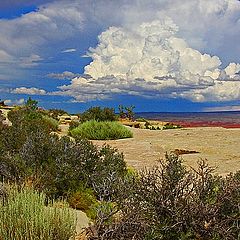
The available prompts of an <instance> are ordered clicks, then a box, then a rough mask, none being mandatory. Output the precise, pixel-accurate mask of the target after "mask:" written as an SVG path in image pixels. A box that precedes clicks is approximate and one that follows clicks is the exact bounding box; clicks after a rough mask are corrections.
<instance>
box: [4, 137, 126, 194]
mask: <svg viewBox="0 0 240 240" xmlns="http://www.w3.org/2000/svg"><path fill="white" fill-rule="evenodd" d="M125 172H126V163H125V162H124V160H123V155H122V154H120V153H118V152H117V150H116V149H112V148H111V147H109V146H104V147H102V148H97V147H96V146H94V145H93V144H92V143H91V142H89V141H87V140H82V139H76V140H75V141H72V140H71V139H70V138H69V137H62V138H59V137H58V136H57V135H53V134H48V133H45V132H32V133H29V135H28V136H27V139H26V140H25V142H24V144H23V145H22V146H21V147H20V148H19V149H17V150H16V149H15V150H14V151H12V150H6V149H5V150H4V151H3V152H2V154H1V152H0V178H3V179H5V180H9V181H17V182H19V183H21V182H25V181H26V179H27V180H29V179H31V181H33V184H34V186H35V187H36V188H38V189H40V190H44V191H45V192H46V193H47V195H48V196H51V197H60V196H66V197H67V196H71V194H70V193H76V192H77V191H79V189H80V187H81V186H84V187H85V188H92V189H93V188H95V189H94V193H95V195H96V196H97V197H98V198H100V191H98V188H97V186H99V185H101V184H103V181H104V179H106V178H107V177H108V175H112V174H114V177H121V176H123V175H124V174H125ZM112 186H113V184H112V185H110V186H109V189H110V188H111V189H112V188H113V187H112Z"/></svg>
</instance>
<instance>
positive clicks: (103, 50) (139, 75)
mask: <svg viewBox="0 0 240 240" xmlns="http://www.w3.org/2000/svg"><path fill="white" fill-rule="evenodd" d="M177 32H178V26H177V25H176V24H175V23H174V22H173V21H172V20H171V19H170V18H163V19H161V20H155V21H153V22H146V23H143V24H140V25H139V26H136V25H135V26H134V27H133V28H130V27H127V28H123V27H110V28H109V29H108V30H106V31H105V32H103V33H102V34H101V35H100V36H99V44H98V46H97V47H96V48H91V49H90V50H89V53H88V55H89V56H90V57H91V58H92V59H93V61H92V62H91V63H90V64H89V65H88V66H86V67H85V72H84V73H85V74H87V75H88V76H91V78H88V79H87V78H84V77H78V78H74V79H73V80H72V81H71V84H70V85H64V86H61V87H60V89H61V90H62V92H59V93H58V94H62V95H67V96H72V97H74V98H75V100H77V101H84V100H85V99H87V100H89V99H105V98H110V97H111V96H112V95H114V94H131V95H141V96H145V97H183V98H188V99H191V100H193V101H217V100H220V101H228V100H235V99H238V98H239V97H240V82H238V81H236V79H237V77H239V75H238V73H239V70H240V65H239V64H235V63H231V64H229V66H227V67H226V68H225V69H224V70H221V69H220V65H221V61H220V59H219V58H218V57H217V56H210V55H208V54H202V53H201V52H199V51H198V50H195V49H193V48H191V47H189V45H188V44H187V42H186V41H185V40H184V39H182V38H179V37H178V36H177Z"/></svg>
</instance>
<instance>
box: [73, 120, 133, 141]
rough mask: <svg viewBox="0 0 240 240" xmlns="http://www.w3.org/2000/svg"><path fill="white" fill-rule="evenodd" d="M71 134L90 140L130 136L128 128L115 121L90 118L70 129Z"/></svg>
mask: <svg viewBox="0 0 240 240" xmlns="http://www.w3.org/2000/svg"><path fill="white" fill-rule="evenodd" d="M70 134H71V136H73V137H81V138H86V139H91V140H94V139H96V140H107V139H108V140H109V139H120V138H130V137H132V133H131V131H130V130H129V129H127V128H126V127H124V126H123V125H121V124H120V123H117V122H97V121H95V120H91V121H88V122H85V123H83V124H81V125H80V126H79V127H77V128H74V129H73V130H71V131H70Z"/></svg>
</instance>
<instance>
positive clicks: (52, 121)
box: [42, 115, 58, 131]
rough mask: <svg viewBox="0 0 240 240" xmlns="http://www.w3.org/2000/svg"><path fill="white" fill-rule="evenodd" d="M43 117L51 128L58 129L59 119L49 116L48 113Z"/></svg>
mask: <svg viewBox="0 0 240 240" xmlns="http://www.w3.org/2000/svg"><path fill="white" fill-rule="evenodd" d="M42 119H43V121H44V122H45V124H46V125H47V126H48V128H49V129H51V130H52V131H57V130H58V121H57V120H56V119H54V118H52V117H49V116H47V115H43V116H42Z"/></svg>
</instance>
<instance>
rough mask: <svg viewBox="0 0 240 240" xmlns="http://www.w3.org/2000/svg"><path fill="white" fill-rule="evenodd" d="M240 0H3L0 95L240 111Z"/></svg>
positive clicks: (53, 104)
mask: <svg viewBox="0 0 240 240" xmlns="http://www.w3.org/2000/svg"><path fill="white" fill-rule="evenodd" d="M239 42H240V1H238V0H211V1H210V0H151V1H147V0H132V1H128V0H118V1H116V0H1V1H0V99H2V100H5V101H6V103H7V104H10V105H11V104H12V105H15V104H23V103H24V102H25V101H26V100H27V99H28V97H32V98H33V99H36V100H37V101H38V102H39V105H40V106H42V107H44V108H47V109H49V108H61V109H65V110H67V111H69V112H82V111H84V110H85V109H87V108H89V107H91V106H106V107H114V108H115V109H117V107H118V105H119V104H122V105H127V106H130V105H134V106H135V107H136V108H135V110H136V111H138V112H197V111H219V110H221V111H227V110H240V101H239V100H240V44H239Z"/></svg>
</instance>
